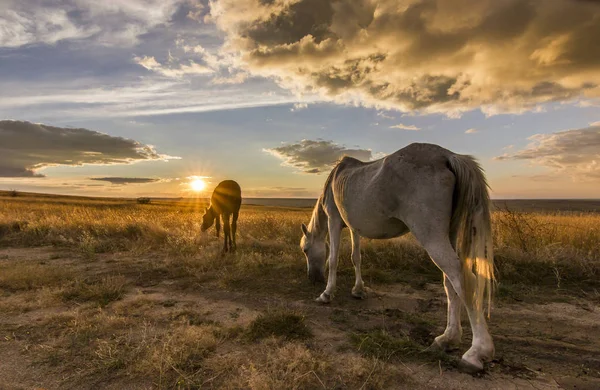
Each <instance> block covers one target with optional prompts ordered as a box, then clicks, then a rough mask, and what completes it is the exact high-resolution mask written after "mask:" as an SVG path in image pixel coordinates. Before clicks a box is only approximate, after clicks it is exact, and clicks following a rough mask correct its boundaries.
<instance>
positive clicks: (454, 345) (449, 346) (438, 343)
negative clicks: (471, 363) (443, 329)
mask: <svg viewBox="0 0 600 390" xmlns="http://www.w3.org/2000/svg"><path fill="white" fill-rule="evenodd" d="M459 347H460V341H459V342H451V341H446V340H445V337H444V335H441V336H438V337H436V338H435V340H433V343H431V345H430V346H429V348H427V349H428V350H432V351H442V352H450V351H456V350H457V349H459Z"/></svg>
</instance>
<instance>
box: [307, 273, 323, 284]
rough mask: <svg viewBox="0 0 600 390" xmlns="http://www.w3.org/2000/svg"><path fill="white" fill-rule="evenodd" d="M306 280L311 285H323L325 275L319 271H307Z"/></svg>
mask: <svg viewBox="0 0 600 390" xmlns="http://www.w3.org/2000/svg"><path fill="white" fill-rule="evenodd" d="M308 280H310V281H311V282H312V284H316V283H325V273H324V272H323V271H320V270H309V271H308Z"/></svg>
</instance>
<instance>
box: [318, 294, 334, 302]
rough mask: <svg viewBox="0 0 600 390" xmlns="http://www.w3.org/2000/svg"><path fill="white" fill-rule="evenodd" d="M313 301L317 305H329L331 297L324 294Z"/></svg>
mask: <svg viewBox="0 0 600 390" xmlns="http://www.w3.org/2000/svg"><path fill="white" fill-rule="evenodd" d="M315 301H316V302H319V303H331V295H329V294H327V293H325V292H324V293H323V294H321V295H320V296H319V297H318V298H317V299H315Z"/></svg>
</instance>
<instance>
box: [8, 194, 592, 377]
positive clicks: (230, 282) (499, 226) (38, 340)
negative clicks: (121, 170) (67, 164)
mask: <svg viewBox="0 0 600 390" xmlns="http://www.w3.org/2000/svg"><path fill="white" fill-rule="evenodd" d="M204 206H205V204H204V203H203V202H202V201H197V202H196V201H156V200H153V201H152V202H151V203H150V204H138V203H137V202H135V201H129V200H105V199H82V198H64V197H63V198H61V197H36V196H22V197H20V196H18V197H2V196H0V249H1V248H4V249H5V251H4V252H3V253H6V254H5V255H2V256H4V257H0V297H2V299H1V300H0V313H2V315H3V319H2V320H0V332H1V334H0V336H2V337H3V338H4V344H2V345H0V350H1V348H3V347H4V348H6V347H10V346H13V348H14V349H13V350H15V351H19V352H18V353H19V354H21V355H19V356H21V358H23V359H26V361H28V362H30V363H29V364H31V365H32V366H33V367H36V368H39V369H41V370H46V371H45V372H47V373H48V376H49V377H51V378H53V379H52V380H53V381H54V382H48V383H46V387H47V388H87V387H89V388H94V387H95V388H103V387H111V386H112V388H161V389H187V388H190V389H191V388H225V389H227V388H230V389H233V388H236V389H237V388H248V389H279V388H297V389H304V388H327V389H329V388H365V389H367V388H369V389H385V388H395V387H402V386H405V387H408V388H411V387H412V381H413V380H414V378H413V377H411V374H412V373H413V371H412V370H415V369H416V368H415V366H412V367H413V368H405V366H404V365H403V364H404V363H399V362H401V361H404V360H406V359H408V360H410V359H413V357H414V356H417V354H418V351H420V350H421V349H422V348H424V346H425V345H426V344H427V343H428V342H430V341H431V340H430V339H431V338H432V337H434V336H435V335H436V333H438V334H439V332H440V331H441V330H443V328H442V326H443V319H442V318H443V315H444V309H443V304H440V305H439V307H435V308H434V309H432V312H433V313H434V314H431V316H430V315H429V314H427V315H426V314H424V313H423V312H421V311H419V310H420V309H419V310H417V312H414V313H405V312H403V311H398V310H397V309H394V310H392V311H387V309H379V306H377V305H379V303H377V302H378V301H377V299H373V300H372V301H371V302H372V304H373V305H374V306H371V307H370V308H369V309H368V310H367V311H366V312H365V313H354V312H353V310H354V309H349V310H348V309H347V308H346V309H344V310H340V312H339V313H337V314H336V312H333V313H332V314H327V313H325V314H323V313H322V312H315V311H314V310H317V309H314V308H313V307H312V306H308V305H310V303H312V299H313V298H314V297H316V296H317V295H318V293H320V292H321V289H322V286H310V285H308V283H307V281H306V275H305V264H304V260H303V256H302V253H301V252H300V251H299V248H298V241H299V236H300V228H299V227H300V224H301V223H302V222H307V221H308V219H309V218H310V211H311V210H308V209H294V208H275V207H260V206H244V207H243V208H242V212H241V215H240V221H239V228H238V232H239V239H238V252H237V253H236V254H231V255H227V256H221V253H220V248H221V241H220V240H219V241H217V240H216V239H215V238H214V237H213V235H214V233H213V232H210V233H209V235H206V236H203V235H201V234H200V226H199V225H200V216H201V213H202V210H203V207H204ZM493 225H494V226H493V227H494V238H495V251H496V266H497V275H498V279H499V289H498V299H499V300H500V301H501V302H503V303H504V304H506V305H510V304H512V303H514V302H522V301H526V302H530V303H531V302H536V303H540V302H575V301H576V302H577V303H578V304H581V302H580V300H582V299H585V300H586V301H589V302H593V303H598V302H600V294H599V293H598V291H599V290H600V214H599V213H578V214H575V213H565V212H545V213H542V212H536V213H531V212H511V211H497V212H495V213H494V215H493ZM39 247H42V248H39ZM19 248H27V249H26V253H35V256H31V257H27V256H26V257H19V253H20V252H19ZM12 251H14V253H15V254H14V255H13V252H12ZM362 253H363V270H364V271H363V275H364V278H365V282H366V283H367V285H368V286H370V287H374V288H380V287H384V288H385V286H396V287H397V286H401V287H398V288H400V289H407V290H408V291H409V294H415V295H418V294H424V295H426V294H431V292H425V291H430V290H428V288H429V287H427V285H428V284H430V283H432V284H434V285H436V286H438V290H436V291H437V292H436V294H437V295H436V297H437V298H435V299H439V297H442V296H443V292H442V291H441V287H440V285H441V283H440V282H441V273H440V271H439V270H438V269H437V268H436V267H435V265H433V263H432V262H431V261H430V260H429V258H428V256H427V253H426V252H425V251H424V250H423V249H422V248H421V247H420V245H419V244H418V243H417V242H416V241H415V240H414V238H412V236H410V235H409V236H407V237H403V238H400V239H394V240H384V241H377V240H364V241H363V248H362ZM349 254H350V245H349V237H348V235H347V234H346V233H345V234H344V236H343V241H342V250H341V258H342V262H341V266H340V269H339V276H338V284H339V286H340V287H338V289H340V290H341V289H344V288H346V289H348V291H349V288H350V287H351V286H352V283H353V281H354V271H353V268H352V265H351V263H350V261H348V259H349ZM396 287H395V288H396ZM180 296H191V297H192V298H187V299H189V300H188V301H181V300H180V299H181V298H180ZM200 298H202V299H205V301H202V302H203V303H198V304H196V303H195V300H198V299H200ZM336 299H340V300H341V302H344V301H343V300H344V299H350V298H348V297H346V298H344V295H343V293H342V292H340V297H339V298H336ZM431 299H433V298H431ZM211 300H213V301H215V302H217V304H215V305H214V306H211V307H210V308H208V307H204V306H203V305H205V304H207V303H210V301H211ZM299 300H302V301H303V302H308V305H307V306H306V307H302V308H301V310H297V308H295V307H289V306H290V305H292V304H293V305H297V304H298V301H299ZM249 301H251V302H252V304H251V305H250V304H248V306H247V307H246V306H245V310H246V311H248V310H250V309H248V307H256V311H255V312H251V313H246V314H242V315H241V317H240V318H238V317H239V316H240V312H238V311H237V308H238V305H241V303H243V304H245V303H246V302H249ZM273 301H275V302H278V303H277V304H275V308H274V307H273V306H272V304H271V302H273ZM346 304H347V305H348V306H347V307H350V308H354V307H357V306H355V305H356V302H353V301H350V302H346ZM366 304H369V300H367V302H366ZM306 308H308V310H305V309H306ZM339 308H344V306H343V304H342V306H339ZM374 308H377V309H374ZM313 309H314V310H313ZM334 310H339V309H337V308H336V309H334ZM244 316H245V317H244ZM386 318H387V319H386ZM496 318H498V317H496ZM500 320H502V319H500ZM363 321H364V323H365V324H366V325H364V326H363V325H362V324H363ZM492 321H494V314H493V313H492ZM394 323H395V324H396V325H393V324H394ZM382 324H383V325H382ZM407 324H408V325H407ZM359 325H360V326H359ZM361 326H362V327H361ZM511 326H512V325H511ZM564 326H565V327H567V325H564ZM569 326H570V325H569ZM327 327H329V328H327ZM323 329H327V331H328V332H332V331H335V332H342V331H341V330H339V329H343V331H344V332H346V333H342V335H343V337H341V338H340V337H339V334H338V335H337V336H336V337H338V338H335V340H336V341H335V342H337V343H338V344H337V345H336V347H335V348H334V347H329V343H330V342H332V339H331V338H330V339H327V341H326V342H323V339H322V337H324V336H323V334H321V333H320V332H321V331H322V330H323ZM516 331H517V330H515V329H514V327H511V328H510V332H509V333H511V334H512V333H513V332H516ZM529 331H530V330H529V329H528V330H527V332H526V333H525V335H529ZM524 332H525V331H524ZM298 335H301V337H297V336H298ZM325 336H327V337H330V336H331V335H328V333H327V332H325ZM384 336H385V337H384ZM520 337H524V336H520ZM541 337H542V338H543V339H547V337H546V336H545V335H544V334H542V336H541ZM340 340H342V341H340ZM357 340H358V342H357ZM365 340H367V341H369V342H368V343H367V342H365ZM501 340H502V339H501ZM384 341H385V342H384ZM510 347H511V348H513V345H510ZM500 348H502V344H500ZM403 349H407V350H409V352H410V353H405V354H401V353H400V352H398V351H402V350H403ZM390 351H391V352H390ZM14 353H16V352H14ZM577 354H579V355H581V354H582V353H581V351H580V350H577ZM577 354H575V353H574V354H572V355H569V356H568V359H567V358H565V361H563V362H560V364H561V365H562V366H565V365H568V364H571V366H573V367H585V370H586V373H587V374H586V375H588V374H589V373H590V372H592V373H594V372H595V371H594V368H593V367H594V366H593V365H591V366H590V365H589V364H588V363H586V361H579V360H576V357H577V356H579V355H577ZM392 355H393V356H392ZM582 356H586V355H585V354H583V355H582ZM529 358H531V357H530V356H529ZM553 359H554V358H553ZM582 359H583V358H582ZM413 360H414V362H415V363H416V364H417V363H418V367H422V364H423V362H425V364H429V365H431V366H432V367H433V370H434V371H433V372H434V374H435V373H437V372H438V370H439V368H440V367H444V369H449V370H452V364H451V362H450V360H449V361H448V362H446V363H445V365H444V364H442V363H439V362H438V360H441V361H442V362H443V361H444V360H443V359H442V358H441V357H439V358H438V357H437V355H435V354H425V355H423V354H418V356H417V357H416V358H414V359H413ZM342 361H343V362H342ZM568 362H572V363H568ZM408 364H410V362H408ZM503 364H504V363H503ZM586 364H587V365H586ZM498 365H500V363H498ZM448 367H449V368H448ZM590 367H591V368H590ZM554 368H555V369H557V368H556V367H554ZM574 369H575V368H574ZM576 369H579V368H576ZM0 374H2V373H1V372H0ZM590 375H591V374H590ZM594 375H595V374H594ZM598 376H600V372H598ZM136 386H137V387H136ZM500 387H501V386H500Z"/></svg>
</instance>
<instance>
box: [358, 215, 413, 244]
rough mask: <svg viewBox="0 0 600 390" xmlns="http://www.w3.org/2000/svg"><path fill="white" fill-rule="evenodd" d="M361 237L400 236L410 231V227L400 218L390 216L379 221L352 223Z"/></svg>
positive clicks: (383, 237)
mask: <svg viewBox="0 0 600 390" xmlns="http://www.w3.org/2000/svg"><path fill="white" fill-rule="evenodd" d="M350 226H351V227H352V228H353V229H355V230H356V231H357V232H358V234H359V235H360V236H361V237H365V238H372V239H386V238H394V237H400V236H402V235H404V234H406V233H408V232H409V229H408V227H407V226H406V225H405V224H404V223H403V222H402V221H400V220H399V219H396V218H389V219H387V220H383V221H379V222H378V223H359V224H351V225H350Z"/></svg>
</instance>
